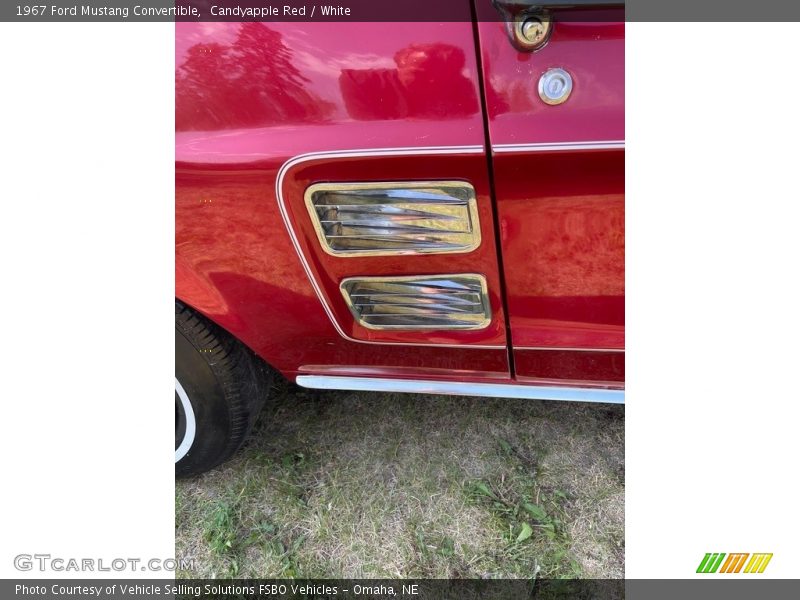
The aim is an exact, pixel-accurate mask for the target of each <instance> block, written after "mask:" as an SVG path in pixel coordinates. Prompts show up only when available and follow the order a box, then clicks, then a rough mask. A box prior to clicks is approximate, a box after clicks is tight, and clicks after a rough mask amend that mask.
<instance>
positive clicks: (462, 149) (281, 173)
mask: <svg viewBox="0 0 800 600" xmlns="http://www.w3.org/2000/svg"><path fill="white" fill-rule="evenodd" d="M483 152H484V147H483V146H477V145H476V146H430V147H427V148H426V147H415V148H374V149H360V150H335V151H330V152H309V153H307V154H299V155H298V156H295V157H293V158H290V159H289V160H287V161H286V162H285V163H283V165H281V168H280V169H279V170H278V175H277V177H276V178H275V198H276V200H277V202H278V209H279V210H280V212H281V217H283V223H284V225H285V226H286V231H287V232H288V233H289V238H290V239H291V240H292V245H293V246H294V250H295V252H297V257H298V258H299V259H300V263H301V264H302V265H303V269H304V270H305V272H306V276H307V277H308V280H309V281H310V282H311V287H312V288H313V289H314V292H315V293H316V294H317V298H319V301H320V304H322V308H323V309H324V310H325V314H327V315H328V318H329V319H330V321H331V324H332V325H333V328H334V329H335V330H336V332H337V333H338V334H339V335H340V336H342V337H343V338H344V339H346V340H348V341H350V342H357V343H359V344H378V345H382V346H433V347H441V348H476V349H481V350H505V349H506V348H507V346H506V345H502V346H497V345H473V344H422V343H406V342H376V341H368V340H358V339H356V338H352V337H350V336H349V335H347V334H346V333H345V332H344V330H343V329H342V327H341V325H339V323H338V322H337V321H336V317H335V315H334V314H333V310H332V309H331V307H330V306H328V304H327V302H325V295H324V294H323V293H322V289H321V288H320V285H319V283H318V282H317V280H316V279H314V275H313V273H312V271H311V267H310V266H309V265H308V262H307V261H306V258H305V257H304V256H303V251H302V250H301V248H300V242H298V240H297V235H296V234H295V232H294V229H293V228H292V225H291V221H290V220H289V214H288V212H287V211H286V202H285V200H284V197H283V180H284V178H285V177H286V173H287V172H288V171H289V169H291V168H292V167H294V166H296V165H299V164H301V163H304V162H308V161H312V160H320V159H327V158H358V157H368V156H416V155H434V154H435V155H439V154H482V153H483Z"/></svg>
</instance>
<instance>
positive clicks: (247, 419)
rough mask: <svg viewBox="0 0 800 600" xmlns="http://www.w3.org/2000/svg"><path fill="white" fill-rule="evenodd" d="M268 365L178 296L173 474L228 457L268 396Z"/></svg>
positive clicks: (189, 472) (206, 467) (184, 474)
mask: <svg viewBox="0 0 800 600" xmlns="http://www.w3.org/2000/svg"><path fill="white" fill-rule="evenodd" d="M270 381H271V373H270V370H269V368H268V367H267V366H266V365H265V364H264V363H263V361H261V359H259V358H258V357H257V356H256V355H255V354H254V353H253V352H252V351H250V350H249V349H248V348H247V347H245V346H244V345H243V344H241V343H239V342H238V341H236V340H235V339H234V338H233V337H232V336H231V335H230V334H229V333H227V332H226V331H224V330H222V329H221V328H219V327H217V326H216V325H214V324H213V323H211V322H210V321H208V320H207V319H205V318H203V317H202V316H201V315H199V314H198V313H196V312H195V311H193V310H192V309H190V308H189V307H187V306H185V305H184V304H183V303H181V302H178V301H177V300H176V301H175V476H176V477H189V476H192V475H198V474H200V473H203V472H204V471H207V470H209V469H211V468H213V467H215V466H217V465H219V464H220V463H222V462H223V461H225V460H227V459H228V458H230V456H231V455H232V454H233V453H234V452H236V451H237V450H238V449H239V448H240V447H241V445H242V444H243V443H244V440H245V439H246V438H247V435H248V433H249V432H250V430H251V429H252V427H253V423H254V422H255V419H256V417H257V416H258V413H259V411H260V410H261V408H262V406H263V404H264V401H265V400H266V396H267V393H268V391H269V385H270Z"/></svg>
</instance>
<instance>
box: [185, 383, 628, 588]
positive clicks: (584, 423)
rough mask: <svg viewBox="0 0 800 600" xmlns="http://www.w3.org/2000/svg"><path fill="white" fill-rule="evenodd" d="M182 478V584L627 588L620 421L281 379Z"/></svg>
mask: <svg viewBox="0 0 800 600" xmlns="http://www.w3.org/2000/svg"><path fill="white" fill-rule="evenodd" d="M272 393H273V394H274V398H275V405H274V407H273V408H272V410H270V411H269V412H265V413H264V414H262V415H261V417H260V418H259V421H258V423H257V424H256V427H255V430H254V432H253V434H252V435H251V437H250V440H249V442H248V443H247V445H246V446H245V448H244V449H243V450H242V451H240V452H239V454H237V455H236V456H235V457H234V458H233V459H232V460H231V461H229V462H228V463H226V464H224V465H222V466H221V467H219V468H218V469H216V470H214V471H212V472H210V473H207V474H206V475H204V476H202V477H198V478H195V479H191V480H184V481H179V482H177V484H176V498H175V513H176V521H175V538H176V557H178V558H179V559H180V558H188V559H192V560H193V561H194V570H192V571H180V572H179V573H178V576H179V577H297V578H300V577H302V578H306V577H308V578H326V577H344V578H372V577H378V578H379V577H416V578H446V577H452V578H473V577H478V578H489V577H513V578H530V577H533V576H537V575H538V576H540V577H547V578H562V577H564V578H577V577H586V578H618V577H623V576H624V491H625V487H624V409H623V408H622V407H619V406H605V405H586V404H576V403H556V402H531V401H519V400H500V399H485V398H484V399H477V398H462V397H443V396H432V397H428V396H413V395H406V394H366V393H363V392H314V391H310V390H303V389H301V388H298V387H296V386H294V385H292V384H289V383H286V382H283V381H281V382H277V383H276V384H275V385H274V389H273V390H272Z"/></svg>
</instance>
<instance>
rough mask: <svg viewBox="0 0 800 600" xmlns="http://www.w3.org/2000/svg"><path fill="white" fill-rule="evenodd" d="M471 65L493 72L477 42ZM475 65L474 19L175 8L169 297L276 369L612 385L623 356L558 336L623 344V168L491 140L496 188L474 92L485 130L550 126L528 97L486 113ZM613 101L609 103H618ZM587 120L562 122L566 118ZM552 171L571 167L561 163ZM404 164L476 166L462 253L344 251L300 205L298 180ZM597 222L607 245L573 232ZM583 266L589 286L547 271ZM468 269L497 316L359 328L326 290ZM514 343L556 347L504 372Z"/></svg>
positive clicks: (573, 40) (530, 354)
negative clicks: (234, 15)
mask: <svg viewBox="0 0 800 600" xmlns="http://www.w3.org/2000/svg"><path fill="white" fill-rule="evenodd" d="M484 25H486V26H488V27H494V28H501V27H502V26H501V24H499V23H496V22H495V23H486V24H481V25H480V26H479V27H481V28H483V27H484ZM500 31H501V33H502V36H505V32H504V31H502V30H500ZM614 31H617V30H616V29H615V30H614ZM486 35H489V37H491V38H492V39H491V40H490V39H488V38H487V44H488V46H487V47H488V48H495V44H496V45H497V46H498V47H499V46H500V45H501V38H500V36H499V35H498V36H495V34H494V33H493V32H492V31H489V32H488V34H487V33H485V32H484V30H483V29H481V33H480V37H481V45H483V38H484V37H486ZM494 37H497V38H498V39H496V40H495V39H494ZM579 38H580V36H577V35H575V36H573V37H570V45H569V48H570V50H569V53H571V54H572V55H574V56H582V48H588V46H589V45H591V44H592V42H593V38H592V36H585V37H584V39H583V40H581V39H579ZM502 39H504V41H505V44H507V45H508V39H507V37H504V38H502ZM620 40H621V38H620ZM553 41H555V39H554V40H553ZM553 41H551V44H553ZM620 43H621V41H620ZM509 48H510V46H509ZM492 51H493V52H494V51H495V50H492ZM502 52H503V53H505V54H506V55H508V52H507V51H506V50H505V49H503V50H502ZM513 53H514V54H518V53H517V52H516V51H513ZM498 56H499V55H498ZM508 56H512V55H508ZM506 58H507V57H506ZM506 58H500V59H496V64H498V65H500V63H504V62H505V60H506ZM514 60H518V59H517V58H514ZM600 62H603V61H600ZM483 63H484V65H483V66H484V68H486V69H488V67H487V64H486V63H487V61H486V57H483ZM479 68H480V67H479V62H478V52H477V48H476V38H475V27H474V25H473V24H472V23H464V22H451V23H414V24H413V25H412V26H408V27H402V26H398V24H396V23H349V22H344V23H341V22H340V23H197V24H195V23H178V24H176V117H175V118H176V181H175V186H176V240H175V241H176V292H175V293H176V297H178V298H179V299H181V300H182V301H184V302H185V303H186V304H188V305H190V306H192V307H193V308H194V309H196V310H197V311H199V312H200V313H202V314H204V315H205V316H207V317H208V318H209V319H211V320H212V321H214V322H216V323H217V324H219V325H220V326H221V327H223V328H224V329H226V330H227V331H229V332H230V333H232V334H233V335H234V336H235V337H236V338H238V339H239V340H241V341H242V342H243V343H245V344H246V345H247V346H249V347H250V348H252V349H253V350H254V351H255V352H256V353H257V354H259V355H260V356H261V357H263V358H264V359H265V360H266V361H267V362H268V363H269V364H270V365H272V366H273V367H275V368H276V369H278V370H280V371H281V372H282V373H283V374H284V375H286V376H287V377H289V378H294V377H296V376H297V375H299V374H314V375H326V374H328V375H343V376H366V377H379V378H396V379H423V380H441V381H470V382H500V383H513V381H512V378H513V379H516V380H517V382H525V383H528V382H530V383H536V382H553V383H561V384H579V385H581V386H600V387H619V386H620V385H621V381H622V373H623V372H624V370H623V367H622V366H621V365H623V364H624V360H622V355H621V354H619V353H607V352H594V351H592V352H588V351H587V352H572V351H562V350H557V348H560V347H563V346H564V344H568V345H570V346H576V347H579V348H582V349H596V348H600V349H604V350H608V349H614V350H619V349H621V348H623V347H624V339H623V337H622V336H623V329H622V314H621V312H620V311H621V304H619V302H618V299H619V298H621V294H622V293H624V292H623V290H622V288H620V287H619V285H618V283H619V282H618V281H617V279H618V277H619V275H620V274H621V273H622V269H623V263H622V262H618V260H621V259H622V257H621V256H620V255H619V254H618V250H619V248H618V247H617V246H616V245H614V244H616V240H617V238H616V237H615V236H617V235H624V233H623V230H622V229H621V227H622V225H623V223H622V222H621V221H620V218H621V215H622V214H623V213H622V210H623V209H622V195H621V194H622V188H621V185H622V183H621V182H622V179H621V173H616V174H615V175H614V176H607V175H605V173H606V170H607V169H615V170H616V171H619V169H621V163H620V160H619V157H620V156H621V153H620V152H615V151H612V152H588V153H586V152H583V153H580V152H579V153H569V156H570V157H571V158H567V157H563V156H562V154H563V153H560V154H558V156H555V157H552V156H551V157H550V158H549V159H548V155H545V154H542V153H540V154H537V155H536V156H535V157H531V156H528V155H527V154H525V153H523V154H521V155H519V156H517V155H512V154H507V155H503V156H502V157H501V156H500V155H499V154H497V155H495V156H494V160H495V162H494V186H495V190H494V191H495V195H496V199H495V200H496V202H495V201H493V198H492V180H491V178H490V167H491V165H490V164H489V156H488V154H487V152H486V129H485V126H484V125H485V123H484V113H483V110H482V106H483V105H484V103H485V104H486V106H487V107H488V108H489V111H488V115H489V124H490V126H489V129H490V136H491V138H492V144H494V143H496V142H495V141H494V136H495V135H498V136H502V135H505V134H504V133H502V132H503V131H507V132H511V133H510V134H513V132H514V130H515V129H518V131H517V132H516V134H514V135H522V134H523V133H524V134H525V136H526V139H528V138H529V139H530V140H537V139H539V138H538V137H537V136H539V135H545V134H544V133H542V132H539V131H538V128H539V127H540V124H541V122H542V121H543V117H541V116H538V117H537V113H536V111H535V110H529V111H528V112H527V113H526V112H525V111H523V110H522V109H520V110H519V111H517V113H518V114H517V116H519V117H520V119H521V120H520V121H519V123H520V125H519V126H518V127H516V128H515V127H514V125H513V118H514V116H515V113H514V112H506V113H503V115H502V119H501V115H499V114H495V115H494V116H493V114H492V108H491V107H492V103H491V102H490V101H488V100H487V101H485V102H484V99H483V98H482V97H481V89H482V88H481V80H480V74H479ZM509 68H510V67H509ZM586 68H589V65H587V66H586ZM615 68H616V67H615ZM504 69H505V67H504ZM487 74H488V75H489V76H491V73H489V72H488V71H487V73H484V76H486V75H487ZM488 80H489V78H488V77H487V78H486V81H487V82H488ZM614 85H615V86H616V85H619V86H621V85H622V84H621V82H617V83H615V84H614ZM621 89H622V88H621V87H620V88H619V90H621ZM615 91H616V87H615ZM498 92H499V93H502V90H500V89H498ZM489 95H490V94H488V92H487V97H488V96H489ZM576 97H577V92H576ZM615 98H616V99H615V100H613V102H614V103H616V104H615V108H614V110H612V111H610V112H614V111H616V110H621V105H619V106H618V104H619V102H621V101H622V99H621V96H617V97H615ZM596 104H597V101H596V100H595V101H594V105H596ZM565 106H566V105H565ZM581 106H582V107H583V108H582V109H581V110H580V111H579V112H580V113H581V114H584V113H587V114H588V113H590V112H591V111H592V110H595V112H596V109H592V108H591V106H593V101H592V100H591V99H585V100H582V103H581ZM586 107H589V108H586ZM497 119H500V120H499V121H497ZM587 119H588V120H591V119H590V118H589V117H588V116H587V117H586V118H585V119H584V118H578V119H577V120H576V121H575V127H574V131H573V132H572V133H573V135H575V136H577V135H579V134H580V130H581V128H582V127H584V125H585V123H584V121H586V120H587ZM569 121H570V118H565V119H563V123H562V125H558V126H556V125H554V126H553V127H552V128H551V129H552V131H551V132H550V133H551V134H552V135H555V134H557V133H558V132H559V129H558V128H559V127H562V128H564V127H567V123H568V122H569ZM501 122H502V123H504V124H502V125H500V126H499V128H497V127H496V123H501ZM505 123H508V125H506V124H505ZM604 127H610V125H609V123H606V125H604ZM504 128H505V129H504ZM598 135H599V133H598ZM620 135H621V132H620ZM499 139H502V137H501V138H499ZM573 139H577V138H573ZM619 139H622V137H620V138H619ZM551 141H552V140H551ZM337 153H338V154H337ZM548 160H549V161H551V162H552V161H555V162H556V164H557V169H556V170H555V171H553V172H551V175H549V176H547V177H545V176H542V177H536V178H535V179H537V181H541V182H542V185H543V187H542V188H537V189H538V190H539V192H537V194H536V195H531V194H530V191H531V187H530V184H529V183H527V184H526V179H525V177H528V178H529V179H528V181H530V175H529V174H528V175H525V176H521V175H520V172H519V170H520V169H529V168H530V166H531V164H533V165H534V167H535V168H536V169H544V168H545V167H547V168H550V167H549V166H548V165H550V163H548ZM532 161H533V162H532ZM558 168H560V169H568V168H577V169H579V170H580V173H579V175H578V176H576V177H575V178H574V180H573V179H570V178H568V177H567V178H565V177H564V176H563V174H562V176H558V175H557V173H558ZM504 177H505V179H504ZM397 180H465V181H469V182H470V183H471V184H472V185H473V186H474V188H475V190H476V196H477V201H478V210H479V216H480V224H481V236H482V243H481V245H480V246H479V247H478V248H477V249H476V250H474V251H473V252H470V253H465V254H445V255H435V254H430V255H415V256H414V255H412V256H402V257H398V256H384V257H381V256H370V257H353V258H346V259H342V258H340V257H334V256H330V255H328V254H326V253H325V252H323V251H322V250H321V248H320V245H319V241H318V240H317V238H316V235H315V232H314V230H313V226H312V223H311V220H310V218H309V215H308V213H307V211H306V209H305V206H304V202H303V193H304V191H305V189H306V188H307V187H308V186H309V185H311V184H312V183H316V182H320V181H333V182H337V181H345V182H346V181H358V182H363V181H397ZM541 190H548V191H547V193H546V194H544V195H543V193H541ZM531 211H538V212H540V213H541V214H540V218H539V220H536V219H535V218H534V215H533V214H532V212H531ZM498 215H499V217H500V220H499V221H497V218H498ZM575 219H577V222H578V223H579V225H580V227H583V229H581V232H582V233H581V236H580V237H581V240H579V241H578V243H575V244H571V243H567V244H566V246H565V242H564V240H563V239H554V238H558V236H559V235H562V237H563V228H564V223H567V224H571V223H574V222H575V221H574V220H575ZM498 223H499V231H500V239H499V240H498V239H497V238H496V235H495V232H496V231H497V230H498V227H497V224H498ZM570 226H571V225H570ZM587 227H588V228H589V229H586V228H587ZM592 228H593V229H592ZM596 236H599V237H601V238H603V239H606V238H607V241H606V242H605V243H607V244H610V245H611V246H609V249H608V251H607V252H606V253H605V254H602V255H598V254H596V253H593V252H592V250H591V248H590V247H584V245H582V244H583V241H585V240H587V239H589V238H591V239H594V237H596ZM498 242H500V243H498ZM498 248H502V252H503V257H502V259H503V263H504V270H503V271H502V272H501V269H500V266H499V263H500V261H499V258H500V257H498ZM531 251H535V252H536V253H537V255H536V258H535V260H533V261H532V257H531V255H530V252H531ZM548 252H549V254H547V253H548ZM559 253H560V254H559ZM586 261H588V263H587V262H586ZM576 264H577V265H579V268H577V269H576V267H575V265H576ZM590 271H592V272H593V273H594V274H593V275H592V279H591V281H587V282H584V283H583V284H582V285H577V284H575V285H573V286H572V287H570V286H569V285H567V283H566V282H561V283H559V281H560V278H561V277H563V276H565V275H566V276H573V277H578V276H583V275H585V274H586V273H588V272H590ZM465 272H477V273H481V274H483V275H484V276H485V277H486V279H487V282H488V288H489V299H490V304H491V308H492V321H491V324H490V325H489V327H487V328H485V329H481V330H476V331H438V332H425V331H375V330H368V329H365V328H363V327H360V326H359V325H357V324H356V323H355V321H354V320H353V318H352V316H351V315H350V313H349V310H348V309H347V307H346V305H345V303H344V300H343V298H342V296H341V293H340V292H339V289H338V286H339V283H340V281H341V280H342V279H343V278H345V277H350V276H356V275H364V276H374V275H411V274H413V275H418V274H440V273H465ZM604 277H611V278H612V279H613V282H611V281H603V278H604ZM503 280H504V281H503ZM504 284H505V290H506V291H507V292H508V293H507V296H506V297H504V296H503V290H504ZM506 308H509V309H511V310H510V311H509V313H508V314H506ZM509 322H510V323H511V334H509V330H508V327H507V324H508V323H509ZM517 327H518V328H519V332H518V331H517ZM518 342H519V345H521V346H523V345H524V346H536V347H542V346H544V347H547V348H554V350H552V351H551V350H547V351H527V350H525V351H522V350H519V351H515V354H514V358H515V361H516V362H517V369H516V373H514V370H513V367H512V364H511V362H510V361H509V348H510V347H511V345H512V344H513V345H517V343H518Z"/></svg>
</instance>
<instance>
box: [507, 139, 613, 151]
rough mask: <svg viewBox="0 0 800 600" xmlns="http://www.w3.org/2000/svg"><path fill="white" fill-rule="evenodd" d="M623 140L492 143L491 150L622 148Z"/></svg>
mask: <svg viewBox="0 0 800 600" xmlns="http://www.w3.org/2000/svg"><path fill="white" fill-rule="evenodd" d="M624 149H625V140H604V141H597V142H547V143H539V144H492V151H493V152H495V153H503V152H561V151H565V150H624Z"/></svg>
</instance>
